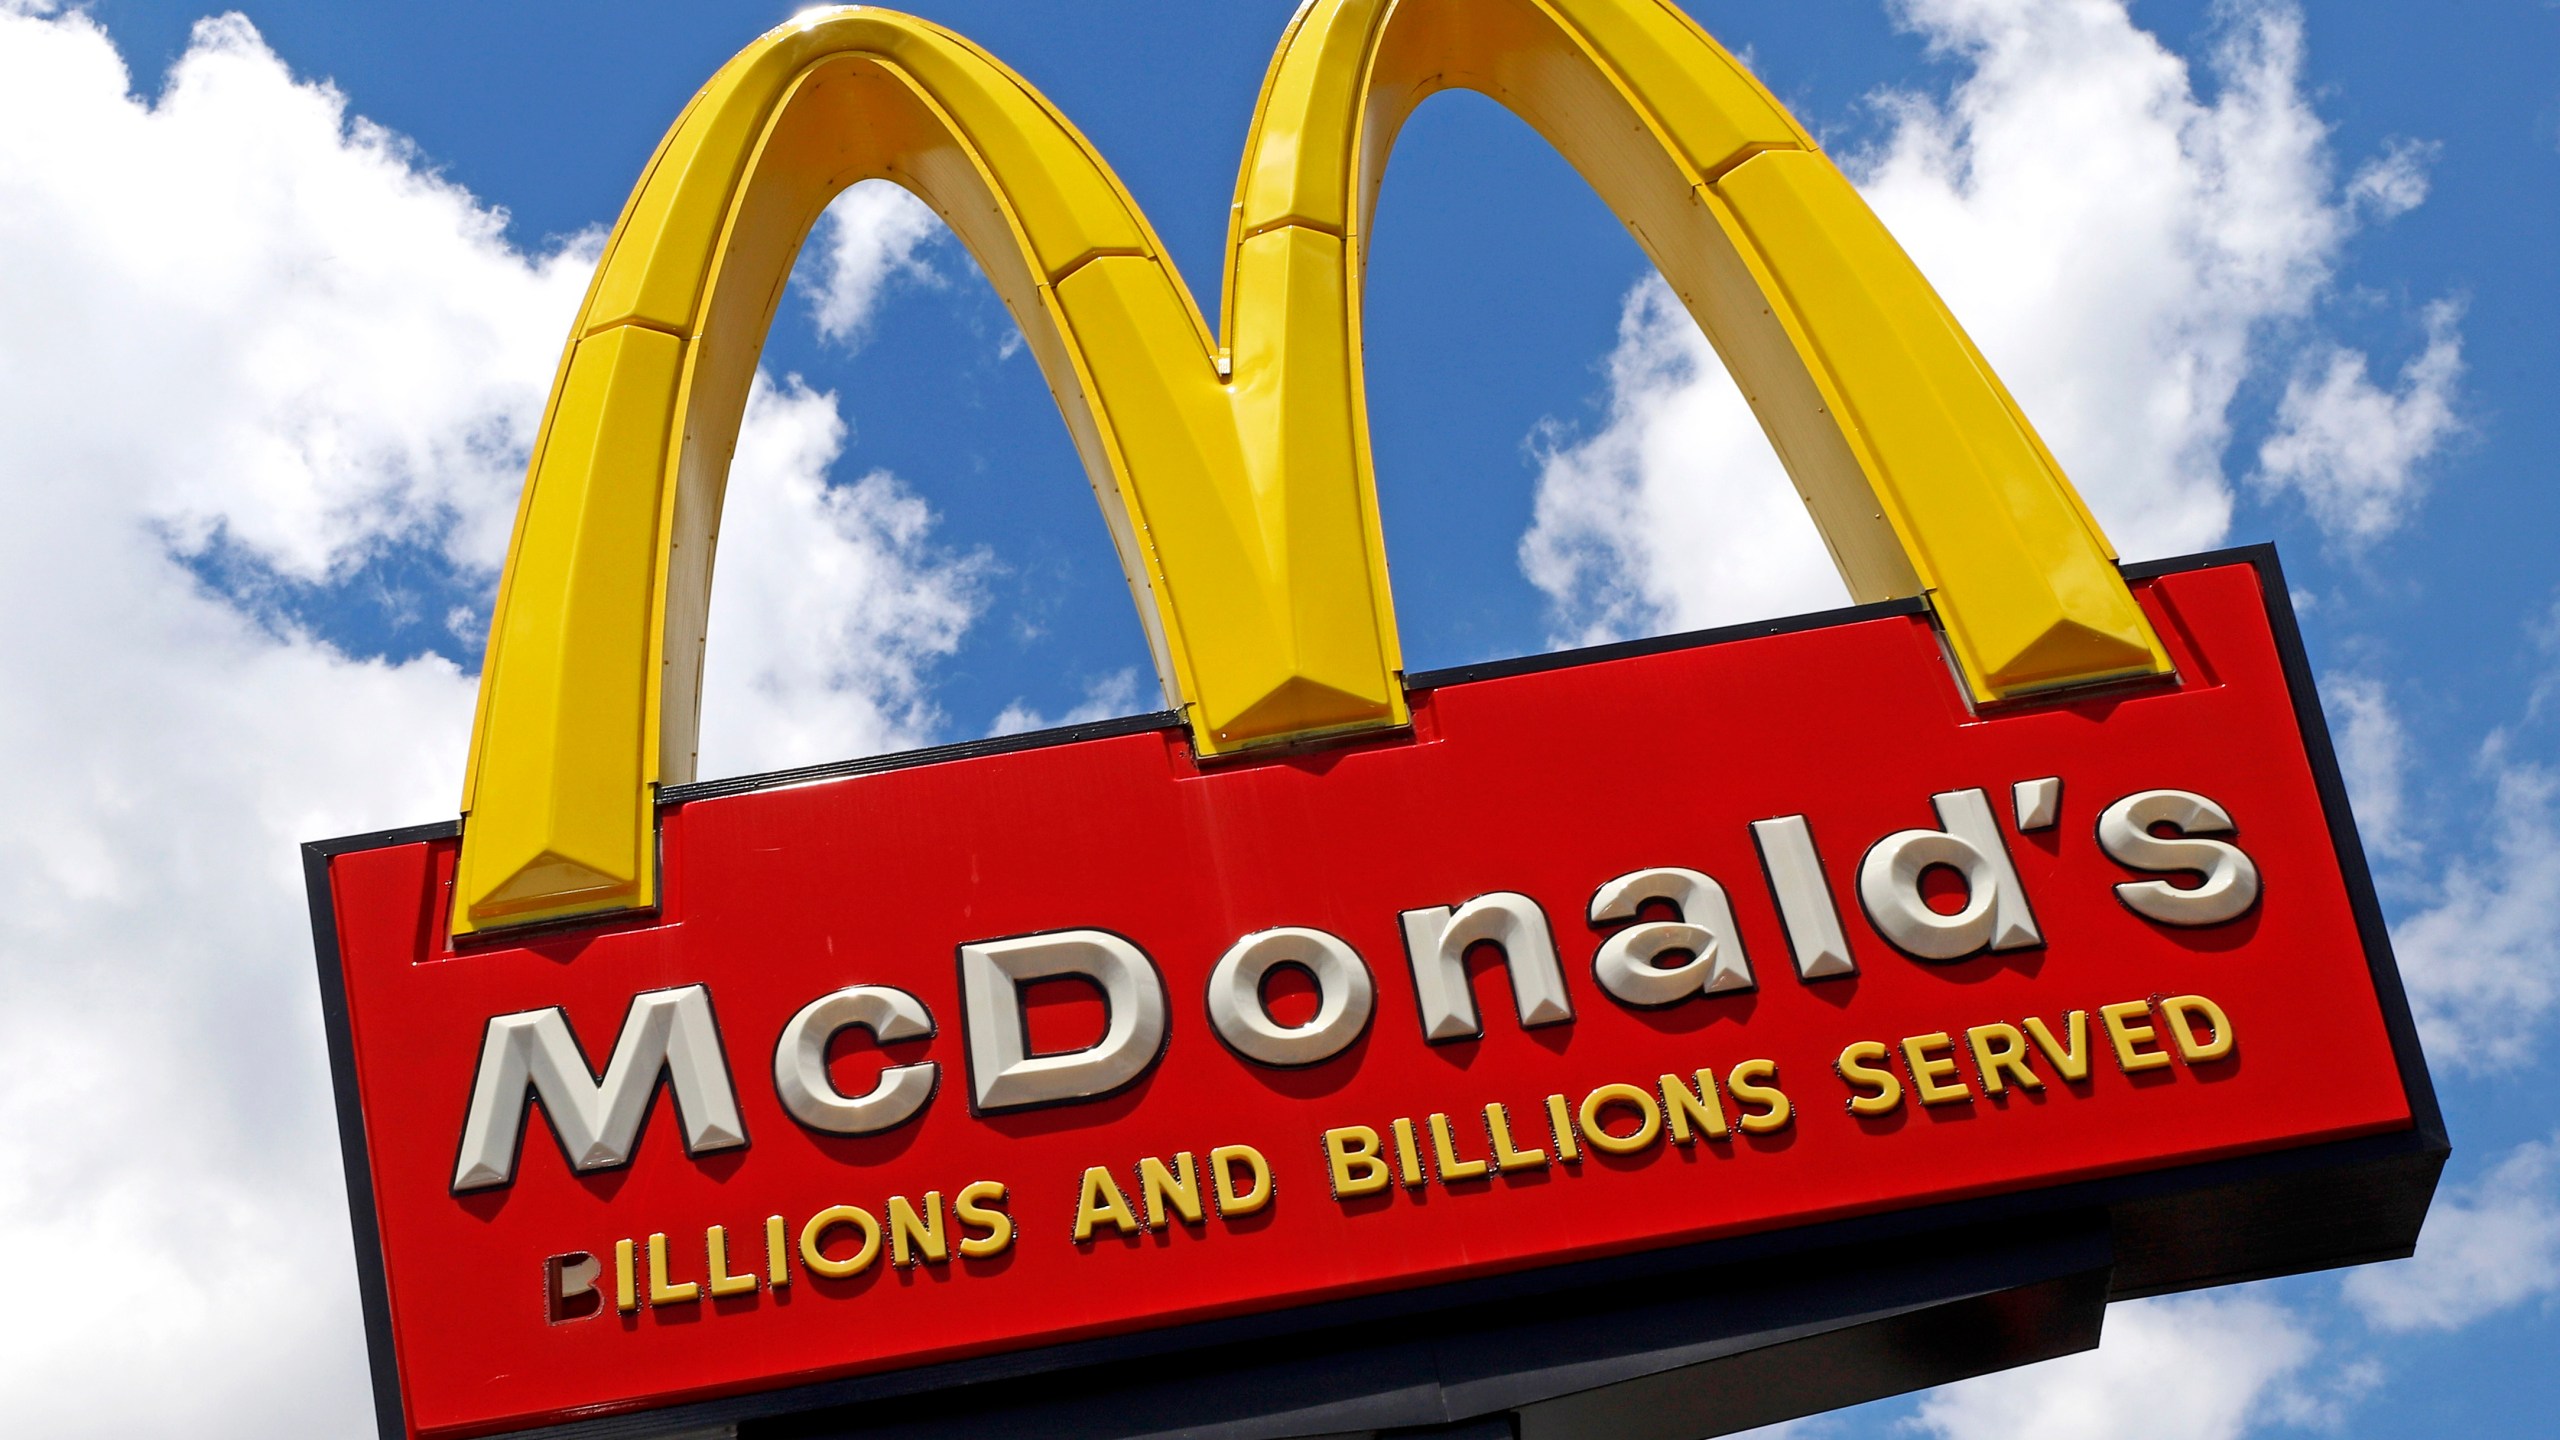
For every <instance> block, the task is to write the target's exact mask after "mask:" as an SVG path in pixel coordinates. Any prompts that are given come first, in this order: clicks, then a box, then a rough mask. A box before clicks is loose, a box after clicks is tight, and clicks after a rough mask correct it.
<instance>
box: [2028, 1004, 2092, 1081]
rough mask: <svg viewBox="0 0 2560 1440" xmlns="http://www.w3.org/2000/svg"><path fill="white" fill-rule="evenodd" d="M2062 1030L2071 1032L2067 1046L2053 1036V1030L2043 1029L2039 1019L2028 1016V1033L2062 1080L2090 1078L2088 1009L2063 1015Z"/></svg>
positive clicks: (2041, 1021)
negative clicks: (2069, 1042)
mask: <svg viewBox="0 0 2560 1440" xmlns="http://www.w3.org/2000/svg"><path fill="white" fill-rule="evenodd" d="M2063 1029H2065V1030H2066V1031H2068V1032H2070V1035H2071V1044H2070V1045H2069V1046H2068V1047H2065V1046H2064V1045H2063V1044H2062V1043H2061V1042H2060V1041H2058V1040H2056V1039H2054V1038H2053V1032H2052V1031H2051V1030H2048V1029H2046V1028H2045V1024H2044V1021H2043V1020H2042V1019H2041V1018H2039V1017H2037V1016H2033V1015H2030V1016H2028V1017H2027V1033H2028V1034H2029V1035H2032V1036H2034V1037H2035V1042H2036V1048H2037V1049H2038V1050H2041V1051H2043V1052H2044V1058H2046V1059H2047V1060H2050V1061H2052V1062H2053V1068H2054V1071H2055V1073H2056V1074H2059V1075H2060V1076H2061V1077H2062V1078H2063V1079H2065V1080H2086V1079H2088V1078H2089V1012H2088V1011H2086V1010H2074V1011H2072V1012H2071V1013H2070V1014H2069V1015H2068V1016H2066V1017H2064V1020H2063Z"/></svg>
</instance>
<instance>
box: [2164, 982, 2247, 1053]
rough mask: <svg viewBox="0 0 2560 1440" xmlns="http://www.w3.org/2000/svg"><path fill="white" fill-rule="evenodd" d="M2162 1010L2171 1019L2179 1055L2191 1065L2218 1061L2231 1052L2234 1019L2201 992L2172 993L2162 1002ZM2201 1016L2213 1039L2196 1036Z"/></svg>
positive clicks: (2172, 1032)
mask: <svg viewBox="0 0 2560 1440" xmlns="http://www.w3.org/2000/svg"><path fill="white" fill-rule="evenodd" d="M2160 1013H2161V1015H2162V1016H2164V1017H2166V1018H2167V1020H2168V1022H2169V1038H2170V1039H2172V1040H2175V1041H2177V1042H2178V1054H2179V1055H2180V1056H2181V1057H2182V1058H2184V1059H2185V1060H2186V1062H2187V1063H2188V1064H2190V1065H2193V1064H2195V1063H2197V1062H2198V1061H2202V1060H2219V1059H2221V1058H2222V1057H2223V1056H2225V1055H2228V1054H2230V1053H2231V1018H2230V1017H2229V1016H2227V1015H2225V1014H2223V1013H2222V1007H2221V1006H2219V1005H2216V1004H2214V1003H2213V1002H2212V1001H2210V1000H2207V999H2206V998H2204V997H2203V996H2201V995H2172V996H2170V997H2169V998H2168V999H2166V1000H2163V1001H2161V1002H2160ZM2199 1018H2200V1019H2202V1020H2203V1021H2204V1025H2205V1029H2206V1030H2207V1031H2209V1032H2211V1034H2212V1038H2211V1039H2208V1040H2198V1039H2197V1038H2196V1021H2197V1020H2198V1019H2199Z"/></svg>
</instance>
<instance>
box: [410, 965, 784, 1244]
mask: <svg viewBox="0 0 2560 1440" xmlns="http://www.w3.org/2000/svg"><path fill="white" fill-rule="evenodd" d="M661 1076H663V1077H665V1079H666V1081H667V1085H668V1088H669V1089H671V1090H673V1091H674V1092H675V1103H676V1117H677V1120H678V1122H679V1123H680V1124H682V1125H683V1126H684V1148H685V1153H686V1154H688V1155H700V1154H703V1153H704V1152H706V1151H712V1150H733V1149H736V1148H737V1147H738V1146H741V1145H744V1144H746V1143H747V1130H746V1124H745V1122H744V1121H742V1120H740V1119H739V1118H738V1095H737V1091H736V1089H735V1088H734V1087H733V1086H732V1085H731V1084H730V1082H729V1067H728V1064H727V1062H726V1061H725V1060H724V1059H723V1058H722V1056H721V1053H720V1028H719V1026H718V1024H717V1023H716V1022H714V1021H713V1019H712V1017H711V992H710V991H708V990H706V989H704V988H703V987H702V986H700V985H686V986H683V987H681V988H678V989H674V990H651V991H648V992H646V993H644V994H641V995H637V996H634V997H633V998H632V1001H631V1013H630V1014H628V1015H626V1016H624V1017H623V1021H622V1036H621V1038H620V1039H618V1040H616V1041H614V1042H613V1059H612V1061H611V1062H610V1063H608V1064H607V1065H606V1066H605V1071H604V1078H603V1079H601V1080H599V1079H597V1078H595V1074H594V1072H593V1071H592V1070H590V1069H589V1068H588V1065H587V1058H586V1055H585V1053H584V1052H583V1051H581V1050H580V1049H579V1048H578V1039H577V1037H576V1036H575V1035H572V1034H570V1033H569V1017H568V1016H567V1015H565V1014H563V1013H561V1011H560V1010H559V1009H558V1008H557V1007H554V1008H552V1009H549V1010H525V1011H521V1012H518V1013H517V1014H513V1015H499V1016H494V1017H492V1018H491V1019H490V1021H489V1030H488V1034H487V1035H486V1037H485V1038H483V1039H482V1040H481V1042H480V1073H479V1074H478V1076H476V1077H475V1078H474V1079H473V1080H472V1082H471V1111H470V1113H469V1115H467V1116H466V1117H465V1118H464V1120H463V1122H462V1154H461V1157H460V1158H459V1159H457V1160H456V1161H455V1162H454V1167H453V1188H454V1190H455V1192H456V1193H460V1192H462V1191H465V1190H485V1189H488V1188H489V1187H491V1186H493V1185H510V1184H513V1183H514V1182H515V1178H516V1154H517V1152H518V1150H519V1149H520V1148H521V1142H522V1141H523V1138H524V1120H525V1114H526V1112H527V1111H529V1110H531V1109H532V1108H533V1105H534V1104H535V1103H536V1102H539V1103H540V1104H541V1106H542V1113H543V1114H545V1115H547V1116H549V1117H551V1130H552V1133H553V1134H554V1135H556V1136H558V1137H559V1140H560V1148H561V1150H562V1151H563V1152H564V1153H565V1154H566V1155H567V1156H568V1157H569V1168H571V1169H572V1170H578V1171H587V1170H610V1169H612V1168H614V1167H615V1166H617V1165H627V1164H629V1163H630V1162H631V1152H632V1149H633V1148H634V1147H635V1146H637V1145H638V1144H639V1141H640V1122H641V1121H643V1120H645V1119H647V1118H648V1115H649V1106H650V1102H652V1101H653V1100H655V1099H656V1098H657V1094H658V1081H659V1078H660V1077H661Z"/></svg>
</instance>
